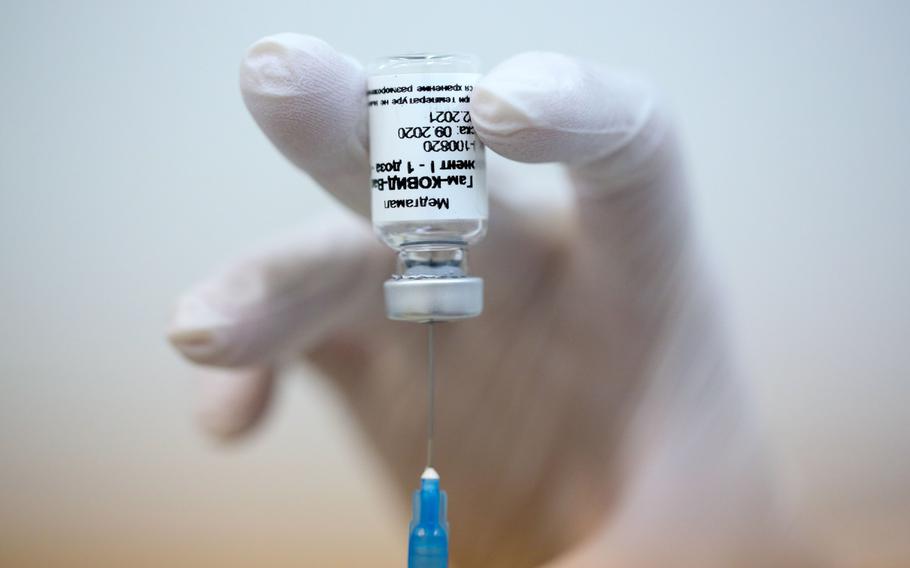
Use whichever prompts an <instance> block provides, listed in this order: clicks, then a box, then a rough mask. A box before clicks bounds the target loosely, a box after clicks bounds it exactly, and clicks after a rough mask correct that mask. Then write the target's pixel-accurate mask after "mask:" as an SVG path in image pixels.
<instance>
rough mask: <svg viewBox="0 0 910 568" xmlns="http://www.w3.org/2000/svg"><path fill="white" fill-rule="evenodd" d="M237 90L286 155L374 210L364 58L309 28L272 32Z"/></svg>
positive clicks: (353, 202)
mask: <svg viewBox="0 0 910 568" xmlns="http://www.w3.org/2000/svg"><path fill="white" fill-rule="evenodd" d="M240 90H241V92H242V94H243V100H244V102H245V103H246V106H247V109H249V111H250V113H251V114H252V115H253V118H254V119H255V120H256V123H257V124H258V125H259V127H260V128H261V129H262V131H263V132H264V133H265V135H266V136H267V137H268V139H269V140H271V141H272V143H273V144H274V145H275V147H276V148H278V150H279V151H280V152H281V153H282V154H284V155H285V157H287V158H288V159H289V160H290V161H291V162H292V163H294V164H295V165H297V166H298V167H299V168H301V169H302V170H304V171H305V172H307V173H308V174H309V175H310V176H312V177H313V179H315V180H316V181H317V182H318V183H319V184H320V185H322V186H323V187H324V188H325V189H326V190H328V191H329V193H331V194H332V195H334V196H335V197H336V198H337V199H338V200H339V201H341V202H342V203H343V204H345V205H346V206H348V207H350V208H351V209H353V210H354V211H356V212H357V213H360V214H361V215H365V216H366V215H369V191H367V188H369V187H370V180H369V161H368V158H367V149H366V148H367V117H366V109H367V106H366V78H365V74H364V70H363V68H362V66H361V65H360V64H359V63H357V62H356V61H355V60H354V59H352V58H350V57H348V56H345V55H343V54H341V53H339V52H337V51H335V50H334V49H333V48H332V47H331V46H329V45H328V44H327V43H325V42H324V41H322V40H320V39H317V38H314V37H311V36H305V35H299V34H291V33H283V34H277V35H273V36H268V37H265V38H263V39H261V40H259V41H257V42H256V43H254V44H253V45H252V46H250V48H249V50H248V51H247V53H246V56H245V57H244V59H243V62H242V63H241V65H240Z"/></svg>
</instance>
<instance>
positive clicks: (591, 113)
mask: <svg viewBox="0 0 910 568" xmlns="http://www.w3.org/2000/svg"><path fill="white" fill-rule="evenodd" d="M471 105H472V106H471V114H472V119H473V122H474V126H475V128H476V130H477V133H478V135H479V136H480V137H481V139H482V140H483V141H484V143H486V144H487V146H488V147H489V148H490V149H491V150H493V151H495V152H497V153H499V154H501V155H503V156H505V157H507V158H510V159H513V160H517V161H521V162H535V163H536V162H562V163H564V164H565V165H566V166H567V168H568V171H569V178H570V181H571V185H572V186H573V189H574V194H575V198H576V202H577V213H576V215H577V220H578V226H579V229H580V232H581V235H579V243H578V244H579V245H580V246H579V248H585V247H584V245H585V244H586V241H587V242H588V243H591V244H593V245H594V246H593V247H587V248H588V249H589V250H595V249H596V251H597V254H599V257H600V260H599V261H598V262H600V264H601V265H602V264H603V262H602V260H603V259H608V260H609V261H610V262H614V261H615V262H614V264H613V265H611V266H610V267H609V268H610V269H611V270H612V269H615V268H617V267H616V266H615V263H619V264H620V265H622V267H624V268H628V267H632V268H633V269H634V270H637V269H638V268H644V270H645V271H644V272H643V273H641V275H642V276H644V277H652V276H653V269H654V268H655V267H656V266H659V265H661V264H667V263H666V262H665V261H666V260H667V256H668V255H669V254H671V253H672V252H675V251H678V250H679V249H678V248H677V247H679V246H680V243H681V242H683V241H684V239H683V238H682V237H684V236H685V231H684V224H685V223H684V221H685V215H684V214H682V212H683V211H684V207H683V206H682V202H683V198H682V196H683V195H684V193H685V191H684V190H685V187H684V185H685V184H684V176H683V175H682V172H681V168H680V167H679V162H678V160H677V149H676V143H675V140H674V137H673V135H672V132H671V128H670V126H669V122H668V120H667V118H666V116H665V114H664V113H662V112H661V110H660V105H659V104H658V103H657V99H656V95H655V94H654V91H653V89H651V88H650V87H649V86H648V85H647V83H646V82H644V81H643V80H640V79H635V78H630V77H627V76H623V75H619V74H616V73H612V72H610V71H608V70H606V69H605V68H603V67H601V66H599V65H596V64H594V63H590V62H585V61H580V60H576V59H573V58H570V57H567V56H564V55H559V54H554V53H526V54H522V55H518V56H515V57H513V58H511V59H509V60H507V61H505V62H503V63H502V64H500V65H498V66H497V67H495V68H494V69H493V70H491V71H490V73H488V74H487V75H486V76H485V77H484V78H483V79H482V80H481V81H480V83H479V84H478V86H477V88H476V90H475V92H474V96H473V100H472V103H471ZM612 271H613V272H614V273H616V271H615V270H612ZM633 276H634V275H633ZM639 284H641V283H639Z"/></svg>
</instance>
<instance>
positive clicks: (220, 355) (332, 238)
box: [168, 216, 391, 367]
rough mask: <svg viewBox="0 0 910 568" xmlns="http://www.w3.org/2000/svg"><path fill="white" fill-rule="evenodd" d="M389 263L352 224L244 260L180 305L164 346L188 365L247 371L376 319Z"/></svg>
mask: <svg viewBox="0 0 910 568" xmlns="http://www.w3.org/2000/svg"><path fill="white" fill-rule="evenodd" d="M390 264H391V259H390V257H389V255H388V253H387V251H385V250H384V249H383V247H382V246H381V245H380V244H379V243H378V242H377V241H376V240H375V238H374V237H373V235H372V234H371V233H370V231H369V230H368V228H367V227H366V225H365V224H364V223H363V222H362V221H361V220H360V219H356V218H354V217H347V216H346V217H345V219H344V220H343V221H339V220H334V221H332V222H331V223H327V224H325V225H323V226H315V227H310V228H308V229H307V230H306V231H304V232H303V233H301V234H297V235H294V236H292V237H290V238H287V239H284V240H282V241H280V242H277V243H275V244H273V245H270V246H268V247H266V248H264V249H263V250H261V251H259V252H255V253H253V254H251V255H248V256H247V257H245V258H242V259H241V260H239V261H237V262H235V263H233V264H232V265H230V266H228V267H227V268H226V269H224V270H222V271H219V272H218V273H217V274H216V275H214V276H213V277H211V278H209V279H207V280H205V281H203V282H201V283H200V284H197V285H196V286H194V287H193V288H191V289H190V290H189V291H188V292H187V293H186V294H184V295H183V296H182V297H181V298H180V299H179V301H178V305H177V309H176V313H175V315H174V318H173V322H172V325H171V329H170V331H169V334H168V338H169V340H170V341H171V343H172V344H173V345H174V347H176V348H177V350H178V351H180V353H181V354H183V355H184V356H185V357H187V358H188V359H190V360H192V361H195V362H197V363H202V364H206V365H215V366H224V367H246V366H251V365H262V364H267V363H270V362H272V361H275V360H276V359H278V358H279V357H281V356H282V355H284V354H288V353H298V352H299V351H300V350H301V349H306V348H307V347H308V346H310V345H312V344H313V343H315V342H318V341H319V340H320V339H321V338H323V337H325V336H326V335H327V334H330V333H332V332H333V331H335V330H338V329H341V328H357V327H358V326H359V325H361V324H363V325H367V324H368V323H370V322H371V321H372V320H373V319H375V318H381V317H382V315H383V314H382V305H383V304H382V296H381V289H382V286H381V282H382V281H383V280H384V279H385V278H386V277H387V276H388V274H389V273H390V268H391V266H390Z"/></svg>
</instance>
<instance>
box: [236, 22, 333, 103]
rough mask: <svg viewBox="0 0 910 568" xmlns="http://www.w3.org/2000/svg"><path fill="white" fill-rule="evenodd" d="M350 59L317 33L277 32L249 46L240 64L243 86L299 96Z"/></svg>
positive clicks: (250, 92) (249, 91) (244, 89)
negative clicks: (314, 34) (315, 35)
mask: <svg viewBox="0 0 910 568" xmlns="http://www.w3.org/2000/svg"><path fill="white" fill-rule="evenodd" d="M350 63H351V61H350V59H349V58H346V57H344V56H343V55H342V54H341V53H339V52H338V51H336V50H335V49H334V48H333V47H332V46H330V45H329V44H328V43H326V42H325V41H323V40H321V39H319V38H317V37H314V36H310V35H302V34H294V33H280V34H274V35H270V36H266V37H264V38H262V39H260V40H258V41H256V42H255V43H253V44H252V45H251V46H250V47H249V48H247V51H246V54H245V55H244V57H243V60H242V61H241V64H240V89H241V91H242V92H243V93H244V94H245V95H259V96H268V97H288V96H297V95H299V94H300V93H301V92H302V91H306V90H307V89H309V88H310V87H311V85H313V84H314V83H318V82H319V78H320V77H321V76H322V75H323V74H325V73H326V72H332V73H335V72H337V70H338V69H339V67H344V66H348V65H350Z"/></svg>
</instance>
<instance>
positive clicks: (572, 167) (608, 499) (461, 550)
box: [170, 34, 806, 568]
mask: <svg viewBox="0 0 910 568" xmlns="http://www.w3.org/2000/svg"><path fill="white" fill-rule="evenodd" d="M240 85H241V88H242V91H243V96H244V100H245V101H246V104H247V107H248V108H249V110H250V112H251V113H252V114H253V117H254V118H255V119H256V122H257V123H258V124H259V126H260V127H261V128H262V130H263V131H264V132H265V134H266V136H268V138H269V139H270V140H271V141H272V142H273V143H274V144H275V146H276V147H277V148H278V149H279V150H280V151H281V152H282V153H283V154H284V155H285V156H287V158H288V159H290V160H291V161H292V162H293V163H294V164H296V165H297V166H299V167H300V168H301V169H303V170H304V171H306V172H307V173H308V174H309V175H311V176H312V177H313V178H315V179H316V180H317V181H318V182H319V183H320V184H321V185H322V186H323V187H325V189H326V190H328V191H329V192H330V193H331V194H332V195H334V196H335V197H337V198H338V199H339V200H340V201H341V202H342V203H344V204H345V205H347V206H348V207H349V208H350V209H352V210H353V211H355V212H357V213H359V214H361V215H364V216H367V215H368V207H369V205H368V204H369V169H368V159H367V150H366V148H367V128H366V108H367V107H366V103H365V91H366V87H365V76H364V71H363V69H362V67H361V66H360V65H359V64H358V63H356V62H355V61H353V60H352V59H350V58H348V57H346V56H343V55H341V54H340V53H338V52H336V51H335V50H333V49H332V48H331V47H329V46H328V45H326V44H325V43H324V42H322V41H320V40H318V39H315V38H312V37H307V36H300V35H293V34H282V35H277V36H273V37H268V38H265V39H263V40H261V41H259V42H257V43H256V44H254V45H253V46H252V47H251V48H250V50H249V52H248V54H247V56H246V58H245V60H244V62H243V64H242V67H241V72H240ZM471 112H472V117H473V122H474V125H475V127H476V130H477V133H478V135H479V136H480V137H481V138H482V139H483V141H484V142H485V143H486V145H487V147H488V148H489V149H490V150H492V151H493V152H496V153H498V154H501V155H502V156H505V157H507V158H510V159H511V160H515V161H518V162H563V163H564V164H565V165H566V170H567V173H568V175H567V176H566V180H565V183H567V184H569V185H570V186H571V189H572V191H573V192H574V195H575V207H574V209H573V211H572V212H571V214H570V215H568V217H569V222H565V219H566V217H567V216H566V215H565V214H562V215H557V214H556V213H554V215H553V216H552V218H550V219H545V221H547V222H546V223H543V224H541V223H539V222H530V221H529V219H527V218H524V217H522V216H521V215H518V214H517V213H515V212H514V211H513V210H510V209H508V208H506V207H504V206H503V205H502V204H496V203H494V204H493V210H492V213H491V215H490V232H489V235H488V237H487V239H486V241H485V242H484V243H482V244H481V245H479V246H477V247H475V248H474V249H472V250H471V259H470V261H471V266H472V272H473V273H475V274H478V275H481V276H483V277H484V278H485V280H486V307H485V312H484V315H483V316H481V317H479V318H477V319H475V320H470V321H464V322H459V323H455V324H446V325H440V326H438V330H437V332H438V333H437V346H438V357H439V359H438V372H439V376H440V377H441V381H442V385H441V391H440V398H439V401H438V428H437V433H438V438H437V448H438V451H437V456H438V462H437V463H438V469H439V471H440V472H442V474H443V478H444V483H445V487H446V489H447V490H448V492H449V495H450V502H451V504H452V505H451V508H450V515H449V520H450V522H451V525H452V527H453V532H452V541H451V549H452V555H453V560H454V562H455V564H456V565H459V566H463V567H464V566H482V567H486V568H491V567H492V568H495V567H500V566H509V567H519V566H539V565H541V564H543V563H547V562H552V564H548V566H553V567H554V568H555V567H560V568H572V567H582V566H585V567H604V566H668V565H673V566H677V567H681V566H693V567H699V568H707V567H712V566H718V567H730V566H762V567H770V566H784V565H787V563H788V562H789V561H790V558H791V557H790V554H791V553H792V550H791V549H790V547H789V545H788V544H787V542H786V540H787V539H786V538H785V537H786V535H787V532H788V531H787V530H786V527H782V526H780V525H779V524H778V523H779V518H778V516H777V514H776V511H775V504H774V502H773V499H772V495H771V492H770V489H769V487H770V486H769V484H768V482H767V476H766V471H765V468H764V462H763V458H762V456H761V449H760V446H759V444H758V441H757V437H756V436H755V435H754V431H753V425H752V418H751V416H750V413H749V411H748V408H747V404H746V402H747V400H746V398H744V396H743V390H742V389H741V388H740V386H739V385H738V384H736V382H735V381H734V380H733V377H732V375H731V373H730V369H729V367H728V365H727V362H726V361H725V353H724V349H723V345H722V342H721V341H719V330H718V329H717V326H716V325H715V322H714V320H713V316H712V313H711V312H712V306H711V304H712V302H711V299H710V293H709V292H707V291H706V287H705V285H704V282H703V281H702V280H701V279H700V277H699V267H698V263H697V262H696V259H695V256H694V255H693V248H694V246H693V239H692V234H691V231H690V230H689V227H688V226H687V214H686V211H685V201H686V195H685V194H686V191H685V181H684V178H683V175H682V172H681V169H680V165H679V162H678V156H677V150H676V146H675V142H674V137H673V135H672V132H671V130H670V127H669V125H668V122H667V120H666V118H665V116H664V115H662V114H661V112H660V108H659V107H658V105H657V104H656V101H655V97H654V94H653V92H652V91H651V90H650V89H649V88H648V87H647V86H645V85H644V84H642V83H641V82H639V81H635V80H632V79H627V78H624V77H622V76H619V75H615V74H612V73H610V72H609V71H607V70H605V69H603V68H601V67H600V66H598V65H595V64H593V63H589V62H584V61H578V60H575V59H572V58H569V57H566V56H563V55H558V54H553V53H527V54H523V55H518V56H516V57H513V58H511V59H509V60H507V61H505V62H503V63H501V64H500V65H498V66H497V67H495V68H494V69H493V70H492V71H490V72H489V73H488V74H487V75H486V76H485V77H484V78H483V79H482V80H481V81H480V83H479V84H478V86H477V88H476V91H475V95H474V98H473V102H472V107H471ZM499 165H502V162H499ZM495 166H497V163H496V162H492V163H491V168H495ZM509 175H511V174H509V173H507V172H506V173H504V172H496V171H491V172H490V179H491V186H492V189H493V191H494V193H495V191H496V184H505V183H520V182H519V181H516V180H512V181H510V178H509ZM305 233H306V234H303V235H301V236H300V237H299V239H297V240H295V241H293V242H285V243H282V244H280V245H278V246H274V247H270V248H268V249H266V250H263V251H262V252H261V253H259V254H254V255H251V256H249V257H247V258H245V259H243V260H241V261H239V262H238V263H236V264H235V265H233V266H232V267H231V268H229V269H227V270H225V271H223V272H221V273H219V274H217V275H215V276H214V277H212V278H211V279H209V280H207V281H206V282H203V283H202V284H200V285H197V286H196V287H194V288H192V289H191V290H190V291H189V292H188V293H187V294H186V295H185V296H183V297H182V298H181V300H180V302H179V305H178V309H177V314H176V317H175V320H174V324H173V327H172V329H171V331H170V340H171V342H172V343H173V344H174V346H175V347H176V348H177V349H179V350H180V352H181V353H183V354H184V355H185V356H186V357H187V358H189V359H191V360H192V361H195V362H197V363H201V364H203V365H206V366H208V368H207V369H206V370H205V372H204V374H203V380H202V384H203V397H202V399H201V406H200V416H201V421H202V424H203V425H204V426H205V428H207V429H208V430H209V431H211V432H212V433H214V434H216V435H219V436H234V435H237V434H240V433H241V432H243V431H245V430H247V429H248V428H250V426H251V425H253V424H254V423H255V422H256V421H257V420H258V419H259V417H260V416H261V415H262V414H263V411H264V410H265V409H266V407H267V401H268V396H269V391H270V385H271V382H272V380H273V376H274V374H275V371H276V365H278V364H279V363H280V362H281V361H282V360H286V359H285V355H286V354H288V353H291V354H295V355H303V356H305V357H306V358H307V359H308V360H309V361H310V362H312V363H313V364H314V365H315V366H317V367H318V368H319V369H321V370H322V371H323V372H324V375H325V377H326V378H327V380H329V381H331V382H332V384H334V385H335V386H336V387H337V388H338V389H339V390H340V392H341V393H343V395H344V398H345V399H346V401H347V403H348V406H349V408H350V411H351V412H352V414H353V416H354V417H355V419H356V420H357V422H358V423H359V424H360V425H361V426H362V428H363V432H364V435H365V436H366V437H367V438H368V439H369V440H370V441H371V442H372V443H373V444H374V445H375V446H376V448H377V449H378V452H379V454H380V455H381V456H382V457H383V459H384V460H385V462H386V464H387V466H388V467H389V469H390V470H391V472H392V474H393V476H394V478H395V479H396V480H397V481H398V482H399V483H400V488H401V497H402V499H403V502H404V500H405V499H407V496H408V495H409V493H410V491H411V490H412V489H413V487H414V486H415V483H416V477H417V475H418V474H419V472H420V471H421V469H422V466H423V459H424V436H425V428H424V424H425V408H426V407H425V393H426V391H425V384H424V373H425V360H424V352H425V348H424V345H425V344H424V342H425V334H426V330H425V329H424V328H423V327H422V326H419V325H414V324H409V323H396V322H390V321H387V320H386V319H385V318H384V317H383V301H382V298H381V285H382V282H383V281H384V280H385V279H386V278H387V277H388V275H389V274H390V272H391V269H392V265H393V257H394V255H393V252H392V251H391V250H389V249H387V248H386V247H384V246H383V245H381V244H379V243H378V241H377V240H376V239H375V238H374V237H373V236H372V234H371V231H370V229H369V225H368V222H367V221H366V220H365V219H362V218H357V217H355V216H351V217H350V218H346V219H343V220H339V221H337V222H336V221H330V222H327V223H324V224H323V225H321V226H319V227H308V228H307V230H306V232H305ZM797 565H800V566H806V563H805V561H804V560H801V561H798V562H797Z"/></svg>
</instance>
